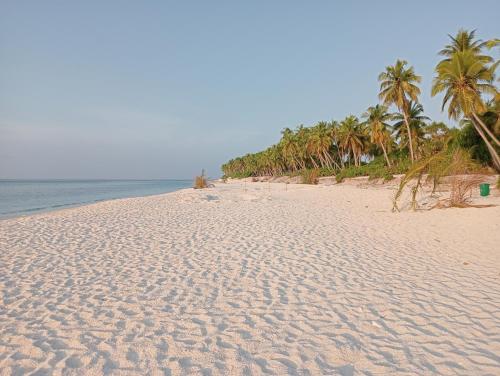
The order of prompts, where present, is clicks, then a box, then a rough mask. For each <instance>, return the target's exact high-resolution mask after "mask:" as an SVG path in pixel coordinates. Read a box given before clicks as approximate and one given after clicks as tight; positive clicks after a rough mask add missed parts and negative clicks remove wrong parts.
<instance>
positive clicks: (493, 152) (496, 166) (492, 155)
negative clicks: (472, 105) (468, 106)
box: [472, 119, 500, 171]
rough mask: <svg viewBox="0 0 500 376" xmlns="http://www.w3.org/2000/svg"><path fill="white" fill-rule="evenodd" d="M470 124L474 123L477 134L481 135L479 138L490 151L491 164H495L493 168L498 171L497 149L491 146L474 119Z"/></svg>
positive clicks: (499, 165)
mask: <svg viewBox="0 0 500 376" xmlns="http://www.w3.org/2000/svg"><path fill="white" fill-rule="evenodd" d="M472 124H473V125H474V128H475V129H476V131H477V133H479V135H480V136H481V138H482V139H483V141H484V143H485V144H486V147H487V148H488V151H489V152H490V154H491V159H492V160H493V166H495V169H496V170H497V171H500V157H499V156H498V153H497V151H496V150H495V148H494V147H493V145H491V143H490V141H489V140H488V138H487V137H486V135H485V134H484V132H483V130H482V128H481V126H480V125H478V124H477V123H476V122H475V121H474V119H473V121H472Z"/></svg>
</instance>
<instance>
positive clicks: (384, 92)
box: [378, 60, 422, 162]
mask: <svg viewBox="0 0 500 376" xmlns="http://www.w3.org/2000/svg"><path fill="white" fill-rule="evenodd" d="M407 64H408V63H407V62H406V61H405V60H397V61H396V64H394V65H392V66H388V67H386V68H385V72H382V73H380V75H379V76H378V80H379V81H380V93H379V98H380V99H381V100H382V101H383V103H384V104H385V105H386V106H389V105H392V104H393V105H395V106H396V107H397V108H398V109H399V111H400V112H401V113H402V114H403V117H404V122H405V124H406V128H407V130H408V135H409V138H410V141H409V145H410V158H411V160H412V162H413V161H414V160H415V155H414V152H413V142H412V140H411V132H410V123H409V120H408V113H409V111H410V105H409V101H410V100H412V101H414V102H417V101H418V95H419V94H420V89H419V88H418V86H417V85H416V84H418V83H419V82H420V81H421V80H422V78H421V77H420V76H417V75H416V74H415V72H414V70H413V67H408V68H406V65H407Z"/></svg>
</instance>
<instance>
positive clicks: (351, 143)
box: [339, 115, 365, 166]
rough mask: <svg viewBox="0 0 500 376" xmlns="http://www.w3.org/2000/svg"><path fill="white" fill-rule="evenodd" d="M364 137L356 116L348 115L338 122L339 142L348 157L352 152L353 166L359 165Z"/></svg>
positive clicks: (361, 126)
mask: <svg viewBox="0 0 500 376" xmlns="http://www.w3.org/2000/svg"><path fill="white" fill-rule="evenodd" d="M364 137H365V132H364V129H363V125H362V124H361V123H360V122H359V120H358V118H357V117H356V116H354V115H350V116H348V117H346V118H345V119H344V120H343V121H341V122H340V129H339V138H340V144H341V145H342V148H343V150H344V151H345V152H346V156H347V157H348V158H349V159H350V156H351V153H352V156H353V159H354V165H355V166H360V165H361V155H362V154H363V150H364V147H365V142H364V141H365V140H364Z"/></svg>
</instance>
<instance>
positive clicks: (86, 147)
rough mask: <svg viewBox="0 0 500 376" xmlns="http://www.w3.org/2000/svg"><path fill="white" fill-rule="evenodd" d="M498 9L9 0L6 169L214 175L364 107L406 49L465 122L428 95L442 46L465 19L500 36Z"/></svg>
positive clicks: (0, 140) (3, 101)
mask: <svg viewBox="0 0 500 376" xmlns="http://www.w3.org/2000/svg"><path fill="white" fill-rule="evenodd" d="M499 14H500V1H498V0H491V1H487V0H483V1H472V0H469V1H461V0H454V1H436V0H433V1H423V0H420V1H403V0H399V1H383V0H381V1H333V0H332V1H216V0H214V1H160V0H158V1H152V0H151V1H146V0H144V1H125V0H123V1H112V0H107V1H92V0H86V1H79V2H76V1H63V0H61V1H52V0H44V1H24V0H13V1H9V0H1V1H0V178H21V179H29V178H64V179H75V178H77V179H85V178H94V179H162V178H192V177H193V176H194V175H196V174H199V172H200V170H201V169H202V168H204V169H205V170H206V171H207V173H208V175H209V176H211V177H217V176H220V174H221V172H220V166H221V164H222V163H224V162H225V161H227V160H228V159H230V158H233V157H236V156H239V155H242V154H246V153H248V152H256V151H259V150H262V149H265V148H266V147H268V146H270V145H271V144H273V143H276V142H277V141H278V140H279V138H280V131H281V130H282V129H283V128H285V127H291V128H293V127H296V126H298V125H300V124H304V125H313V124H314V123H316V122H318V121H320V120H332V119H336V120H341V119H342V118H344V117H345V116H347V115H349V114H354V115H358V116H359V115H360V114H361V113H363V112H364V111H365V110H366V108H367V107H368V106H371V105H374V104H377V103H378V97H377V94H378V89H379V83H378V81H377V76H378V74H379V73H380V72H381V71H383V70H384V68H385V66H387V65H390V64H393V63H394V62H395V61H396V59H398V58H402V59H405V60H407V61H408V62H409V63H410V64H411V65H413V66H414V68H415V71H416V73H417V74H419V75H421V76H422V78H423V81H422V84H421V90H422V95H421V97H420V101H421V103H422V104H423V106H424V109H425V111H426V114H427V115H428V116H430V117H431V118H432V119H433V120H438V121H446V122H448V123H449V124H452V123H451V122H449V121H448V120H447V117H446V114H445V113H442V112H441V97H435V98H431V97H430V87H431V83H432V77H433V69H434V66H435V65H436V63H437V61H438V59H439V56H437V52H438V51H439V50H440V49H441V48H442V47H443V46H444V45H445V44H447V42H448V37H447V34H455V33H456V32H457V30H458V29H459V28H461V27H464V28H467V29H477V35H478V36H479V38H481V39H490V38H493V37H500V22H499V21H498V15H499ZM497 55H498V54H497ZM495 57H496V58H498V56H495Z"/></svg>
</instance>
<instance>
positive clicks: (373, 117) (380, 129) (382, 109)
mask: <svg viewBox="0 0 500 376" xmlns="http://www.w3.org/2000/svg"><path fill="white" fill-rule="evenodd" d="M362 117H363V118H365V119H366V120H365V124H366V125H367V126H368V129H367V130H368V133H369V134H370V142H372V143H374V144H376V145H379V146H380V148H381V149H382V151H383V153H384V158H385V161H386V162H387V166H389V167H391V161H390V160H389V157H388V156H387V148H386V145H387V144H388V142H389V141H390V139H391V134H390V132H389V129H390V128H391V126H390V125H389V124H388V123H387V122H388V121H390V120H391V119H392V118H393V115H392V114H390V113H389V112H388V111H387V107H386V106H383V105H379V104H377V105H376V106H371V107H368V109H367V110H366V112H365V113H364V114H363V115H362Z"/></svg>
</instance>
